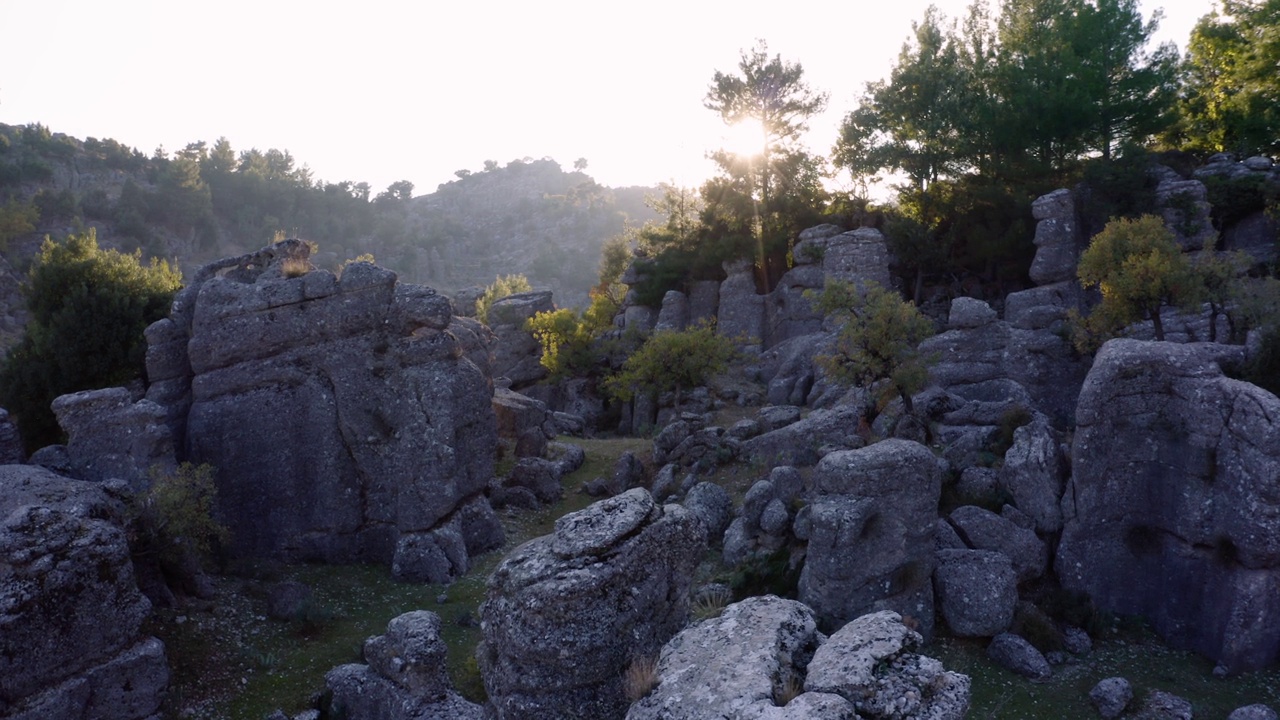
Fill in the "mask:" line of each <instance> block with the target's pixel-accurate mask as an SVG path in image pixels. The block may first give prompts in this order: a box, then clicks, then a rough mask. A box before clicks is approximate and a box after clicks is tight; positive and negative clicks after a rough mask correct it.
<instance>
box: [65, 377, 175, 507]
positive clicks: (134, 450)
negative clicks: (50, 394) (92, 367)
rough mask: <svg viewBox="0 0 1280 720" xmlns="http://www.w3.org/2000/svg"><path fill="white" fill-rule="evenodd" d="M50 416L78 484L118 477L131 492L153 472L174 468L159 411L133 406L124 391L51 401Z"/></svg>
mask: <svg viewBox="0 0 1280 720" xmlns="http://www.w3.org/2000/svg"><path fill="white" fill-rule="evenodd" d="M53 413H54V415H56V416H57V418H58V424H59V425H60V426H61V427H62V429H63V431H65V432H66V433H67V457H68V458H69V460H70V462H71V472H72V474H73V476H74V477H76V478H78V479H80V480H107V479H110V478H118V479H120V480H124V481H125V482H127V483H128V484H129V487H130V488H131V489H133V490H134V491H135V492H136V491H141V490H145V489H146V488H148V487H150V485H151V481H150V473H151V471H152V469H158V470H161V471H165V470H172V469H174V467H175V466H176V464H177V461H176V456H175V454H174V447H173V436H172V435H171V434H170V432H169V427H168V426H167V425H166V424H165V421H166V419H167V413H166V412H165V410H164V408H162V407H161V406H160V405H158V404H156V403H154V402H152V401H150V400H145V399H144V400H138V401H137V402H134V398H133V396H132V395H131V394H130V393H129V391H128V390H126V389H125V388H122V387H114V388H103V389H101V390H85V391H84V392H78V393H72V394H70V395H62V396H60V397H58V398H55V399H54V401H53Z"/></svg>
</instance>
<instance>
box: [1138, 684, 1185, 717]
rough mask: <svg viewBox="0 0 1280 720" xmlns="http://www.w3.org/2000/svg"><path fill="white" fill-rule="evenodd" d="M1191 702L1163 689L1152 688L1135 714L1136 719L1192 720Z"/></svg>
mask: <svg viewBox="0 0 1280 720" xmlns="http://www.w3.org/2000/svg"><path fill="white" fill-rule="evenodd" d="M1191 717H1192V707H1191V703H1190V702H1189V701H1188V700H1187V699H1186V698H1182V697H1178V696H1177V695H1174V694H1173V693H1168V692H1165V691H1163V690H1152V691H1151V692H1150V693H1148V694H1147V697H1146V699H1145V700H1143V701H1142V707H1141V708H1140V709H1139V710H1138V712H1137V713H1135V714H1134V718H1135V719H1136V720H1191Z"/></svg>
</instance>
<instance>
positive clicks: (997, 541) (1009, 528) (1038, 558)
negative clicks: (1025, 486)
mask: <svg viewBox="0 0 1280 720" xmlns="http://www.w3.org/2000/svg"><path fill="white" fill-rule="evenodd" d="M949 519H950V521H951V525H952V527H954V528H955V529H956V532H957V534H958V535H959V536H960V537H961V539H963V540H964V542H965V544H966V545H967V546H968V547H970V548H973V549H974V550H993V551H995V552H998V553H1000V554H1002V555H1004V556H1005V557H1007V558H1009V562H1010V563H1012V565H1013V569H1014V572H1015V573H1017V576H1018V582H1026V581H1027V580H1034V579H1035V578H1038V577H1040V576H1041V575H1043V574H1044V572H1045V570H1046V569H1047V567H1048V565H1049V551H1048V548H1046V547H1045V544H1044V542H1043V541H1041V540H1040V538H1038V537H1036V534H1035V531H1033V530H1031V529H1029V528H1024V527H1020V526H1019V525H1017V524H1016V523H1014V522H1013V521H1012V520H1009V519H1007V518H1004V517H1001V516H999V515H997V514H995V513H993V512H991V511H990V510H986V509H984V508H980V507H974V506H973V505H965V506H964V507H959V508H956V509H955V510H953V511H951V515H950V518H949Z"/></svg>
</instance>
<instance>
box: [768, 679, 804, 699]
mask: <svg viewBox="0 0 1280 720" xmlns="http://www.w3.org/2000/svg"><path fill="white" fill-rule="evenodd" d="M803 692H804V681H803V680H801V679H800V676H799V675H797V674H796V673H795V672H788V673H787V676H786V677H785V678H783V680H782V684H781V685H779V686H778V687H777V688H776V689H775V690H774V692H773V701H774V704H775V705H777V706H778V707H786V705H787V703H789V702H791V701H792V700H795V699H796V698H797V697H799V695H800V694H801V693H803Z"/></svg>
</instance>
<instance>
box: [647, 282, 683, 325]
mask: <svg viewBox="0 0 1280 720" xmlns="http://www.w3.org/2000/svg"><path fill="white" fill-rule="evenodd" d="M688 326H689V297H688V296H687V295H685V294H684V293H682V292H680V291H679V290H668V291H667V294H666V295H663V296H662V309H661V310H659V311H658V322H657V324H656V325H654V328H653V329H654V330H683V329H685V328H686V327H688Z"/></svg>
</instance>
